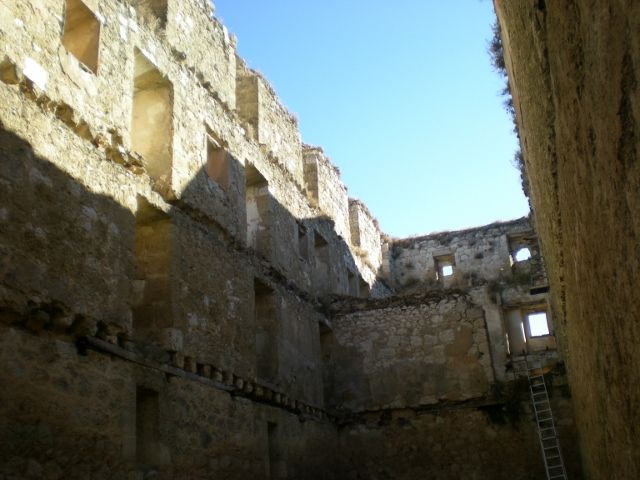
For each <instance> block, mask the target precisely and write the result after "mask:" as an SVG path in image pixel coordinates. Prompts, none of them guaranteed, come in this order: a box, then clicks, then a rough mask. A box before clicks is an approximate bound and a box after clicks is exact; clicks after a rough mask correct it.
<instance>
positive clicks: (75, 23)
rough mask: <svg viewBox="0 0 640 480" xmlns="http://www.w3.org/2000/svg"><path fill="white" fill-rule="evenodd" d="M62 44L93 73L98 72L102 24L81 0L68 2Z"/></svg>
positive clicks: (66, 3) (66, 2) (69, 0)
mask: <svg viewBox="0 0 640 480" xmlns="http://www.w3.org/2000/svg"><path fill="white" fill-rule="evenodd" d="M62 44H63V45H64V46H65V48H66V49H67V50H69V52H71V53H72V54H73V56H74V57H76V58H77V59H78V60H79V61H80V62H81V63H82V64H83V65H84V66H86V67H87V68H88V69H89V70H90V71H91V72H93V73H96V72H97V71H98V51H99V47H100V22H99V21H98V19H97V18H96V16H95V15H94V14H93V12H92V11H91V10H89V8H87V6H86V5H85V4H84V3H82V2H81V1H80V0H66V1H65V10H64V29H63V33H62Z"/></svg>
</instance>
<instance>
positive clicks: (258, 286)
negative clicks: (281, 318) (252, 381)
mask: <svg viewBox="0 0 640 480" xmlns="http://www.w3.org/2000/svg"><path fill="white" fill-rule="evenodd" d="M253 288H254V315H255V325H256V372H257V376H258V380H263V381H266V382H268V383H272V384H275V383H276V380H277V375H278V330H279V328H278V316H277V313H276V301H275V293H274V291H273V289H272V288H271V287H269V286H268V285H267V284H265V283H263V282H262V281H260V280H258V279H257V278H256V279H255V280H254V286H253Z"/></svg>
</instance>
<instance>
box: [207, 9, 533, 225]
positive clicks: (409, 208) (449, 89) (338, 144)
mask: <svg viewBox="0 0 640 480" xmlns="http://www.w3.org/2000/svg"><path fill="white" fill-rule="evenodd" d="M215 5H216V15H217V17H218V18H219V19H220V20H221V21H222V22H223V23H224V24H225V25H226V26H227V28H228V29H229V31H230V32H231V33H233V34H235V35H236V36H237V37H238V51H239V53H240V55H241V56H242V57H243V58H245V60H247V62H248V63H249V65H250V66H251V67H252V68H255V69H257V70H259V71H261V72H262V73H263V74H264V75H265V76H266V77H267V78H268V79H269V81H270V82H271V84H272V85H273V87H274V88H275V90H276V92H277V93H278V95H279V96H280V98H281V100H282V102H283V104H284V105H286V106H287V108H288V109H289V110H290V111H291V112H293V113H294V114H295V115H297V117H298V119H299V122H300V130H301V133H302V138H303V141H305V142H306V143H309V144H312V145H319V146H321V147H323V148H324V151H325V153H326V154H327V155H328V156H329V157H330V158H331V160H332V161H333V163H334V164H336V165H337V166H338V167H339V168H340V170H341V172H342V179H343V181H344V183H345V184H346V185H347V188H348V189H349V195H350V196H352V197H356V198H359V199H361V200H363V201H364V202H365V203H366V204H367V205H368V206H369V209H370V210H371V212H372V213H373V215H374V216H376V217H377V218H378V220H379V221H380V225H381V227H382V229H383V231H384V232H385V233H388V234H390V235H393V236H398V237H404V236H409V235H412V234H419V233H427V232H433V231H439V230H448V229H459V228H466V227H471V226H476V225H482V224H485V223H490V222H492V221H495V220H507V219H511V218H516V217H520V216H522V215H526V214H527V213H528V205H527V202H526V200H525V198H524V195H523V193H522V190H521V187H520V179H519V173H518V171H517V170H516V169H515V168H514V167H513V166H512V165H511V159H512V158H513V154H514V151H515V149H516V139H515V136H514V135H513V133H512V125H511V120H510V119H509V117H508V115H507V113H506V112H505V111H504V108H503V106H502V99H501V98H500V96H499V92H500V90H501V89H502V86H503V81H502V79H501V78H500V77H499V76H498V74H497V73H495V72H494V71H493V70H492V68H491V63H490V59H489V55H488V53H487V44H488V41H489V39H490V38H491V25H492V23H493V19H494V13H493V6H492V3H491V2H490V1H488V0H484V1H481V0H396V1H390V0H385V1H382V0H323V1H317V0H269V1H267V0H216V1H215Z"/></svg>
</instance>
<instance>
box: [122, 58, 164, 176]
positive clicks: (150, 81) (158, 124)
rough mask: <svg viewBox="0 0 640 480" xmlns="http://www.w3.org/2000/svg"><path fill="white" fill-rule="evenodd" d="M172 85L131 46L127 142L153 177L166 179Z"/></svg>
mask: <svg viewBox="0 0 640 480" xmlns="http://www.w3.org/2000/svg"><path fill="white" fill-rule="evenodd" d="M172 119H173V87H172V85H171V82H169V81H168V80H167V79H166V78H164V77H163V76H162V74H161V73H160V71H159V70H158V69H157V68H156V67H155V66H154V65H153V64H152V63H151V62H150V61H149V60H148V59H147V58H146V57H145V56H144V54H142V52H140V51H139V50H138V49H136V50H135V79H134V84H133V109H132V120H131V144H132V147H133V150H135V151H136V152H138V153H139V154H140V155H141V156H142V158H143V161H144V165H145V168H146V169H147V173H148V174H149V176H150V177H151V178H153V179H154V180H156V181H158V180H162V181H166V182H167V183H168V181H169V176H170V174H171V162H172V135H173V129H172Z"/></svg>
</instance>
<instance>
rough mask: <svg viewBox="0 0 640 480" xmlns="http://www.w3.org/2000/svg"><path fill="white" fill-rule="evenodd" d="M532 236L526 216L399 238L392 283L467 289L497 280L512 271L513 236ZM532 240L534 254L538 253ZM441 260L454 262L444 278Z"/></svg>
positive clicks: (393, 251) (392, 257)
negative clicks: (448, 273)
mask: <svg viewBox="0 0 640 480" xmlns="http://www.w3.org/2000/svg"><path fill="white" fill-rule="evenodd" d="M525 233H529V234H530V235H533V232H532V229H531V225H530V224H529V221H528V219H527V218H521V219H519V220H513V221H510V222H501V223H494V224H490V225H487V226H484V227H479V228H470V229H467V230H460V231H454V232H442V233H434V234H431V235H425V236H422V237H414V238H407V239H402V240H397V241H395V242H393V243H392V246H391V249H390V253H389V255H390V267H391V282H392V285H394V287H396V288H398V289H403V288H410V287H412V286H415V285H418V284H419V285H426V286H427V287H431V288H433V287H437V286H444V287H458V288H468V287H469V286H472V285H474V284H477V283H478V281H481V282H482V281H490V280H497V279H500V278H503V277H506V276H510V274H511V264H512V261H511V258H510V256H511V254H512V253H515V252H513V251H512V250H513V249H512V248H511V243H510V241H509V239H510V237H511V238H513V237H515V236H517V235H522V234H525ZM534 245H535V242H531V250H532V252H531V253H532V256H537V255H538V252H537V251H536V250H535V248H534ZM438 259H445V260H447V261H450V262H451V264H452V269H453V273H452V275H450V276H447V277H442V276H440V275H439V272H438Z"/></svg>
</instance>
